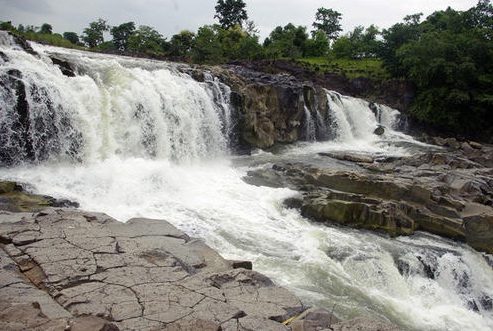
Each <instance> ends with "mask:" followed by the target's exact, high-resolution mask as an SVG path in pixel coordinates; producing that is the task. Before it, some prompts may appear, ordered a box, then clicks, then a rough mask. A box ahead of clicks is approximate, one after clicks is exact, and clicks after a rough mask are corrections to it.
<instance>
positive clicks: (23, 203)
mask: <svg viewBox="0 0 493 331" xmlns="http://www.w3.org/2000/svg"><path fill="white" fill-rule="evenodd" d="M50 206H52V207H78V206H79V204H78V203H77V202H75V201H70V200H67V199H56V198H54V197H50V196H46V195H38V194H31V193H29V192H27V191H25V190H24V189H23V187H22V186H21V185H19V184H18V183H15V182H9V181H6V182H0V210H5V211H10V212H26V211H39V210H41V209H43V208H46V207H50Z"/></svg>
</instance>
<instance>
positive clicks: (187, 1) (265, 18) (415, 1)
mask: <svg viewBox="0 0 493 331" xmlns="http://www.w3.org/2000/svg"><path fill="white" fill-rule="evenodd" d="M244 2H245V3H246V5H247V7H246V10H247V13H248V16H249V19H250V20H252V21H254V22H255V24H256V26H257V27H258V28H259V29H260V35H261V38H262V40H263V38H265V37H267V36H268V35H269V33H270V32H271V31H272V30H273V29H274V28H275V27H276V26H285V25H286V24H288V23H293V24H295V25H302V26H306V27H307V28H308V29H307V30H308V31H311V30H312V26H311V25H312V23H313V21H314V18H315V13H316V12H317V8H320V7H324V8H332V9H334V10H336V11H338V12H340V13H341V14H342V21H341V23H342V26H343V28H344V32H348V31H351V30H352V29H353V28H354V27H355V26H357V25H363V26H364V27H368V26H369V25H371V24H375V25H376V26H377V27H379V28H380V29H383V28H388V27H390V26H392V25H393V24H395V23H398V22H401V21H402V19H403V18H404V16H406V15H410V14H416V13H420V12H422V13H424V14H425V17H426V16H427V15H429V14H431V13H432V12H434V11H436V10H444V9H446V8H447V7H449V6H450V7H452V8H453V9H456V10H467V9H469V8H471V7H474V6H475V5H476V4H477V2H478V1H477V0H390V1H389V0H325V1H321V0H244ZM216 4H217V0H0V21H12V24H13V25H14V26H18V25H19V24H23V25H34V26H41V25H42V24H43V23H49V24H51V25H52V27H53V32H58V33H63V32H66V31H73V32H76V33H77V34H79V35H80V34H81V33H82V31H83V29H84V28H86V27H88V25H89V23H90V22H93V21H96V20H97V19H98V18H102V19H104V20H106V21H107V22H108V24H110V25H112V26H115V25H119V24H122V23H126V22H130V21H132V22H135V24H136V26H139V25H148V26H151V27H153V28H155V29H156V30H157V31H159V32H160V33H161V34H162V35H163V36H164V37H167V38H168V39H169V38H170V37H171V36H172V35H174V34H177V33H179V32H180V31H182V30H186V29H187V30H191V31H193V32H196V31H197V29H198V28H199V27H200V26H203V25H206V24H214V23H217V21H216V20H214V14H215V9H214V7H215V6H216Z"/></svg>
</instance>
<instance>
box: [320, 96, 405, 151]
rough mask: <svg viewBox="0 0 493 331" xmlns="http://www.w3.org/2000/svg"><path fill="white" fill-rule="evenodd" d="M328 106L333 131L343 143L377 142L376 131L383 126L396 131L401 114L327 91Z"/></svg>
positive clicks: (384, 107) (385, 107)
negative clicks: (398, 117) (374, 109)
mask: <svg viewBox="0 0 493 331" xmlns="http://www.w3.org/2000/svg"><path fill="white" fill-rule="evenodd" d="M326 92H327V100H328V106H329V109H330V111H331V115H332V117H333V123H332V129H333V130H334V132H335V135H336V140H338V141H341V142H357V141H375V140H376V139H377V136H376V135H375V134H374V131H375V129H377V128H378V127H379V126H383V127H385V128H386V129H388V130H390V131H394V128H395V125H396V123H397V116H398V115H399V112H398V111H397V110H395V109H392V108H390V107H387V106H383V105H374V108H376V109H377V113H375V112H374V111H373V110H372V104H370V103H369V102H367V101H365V100H362V99H357V98H352V97H348V96H343V95H341V94H339V93H337V92H334V91H326Z"/></svg>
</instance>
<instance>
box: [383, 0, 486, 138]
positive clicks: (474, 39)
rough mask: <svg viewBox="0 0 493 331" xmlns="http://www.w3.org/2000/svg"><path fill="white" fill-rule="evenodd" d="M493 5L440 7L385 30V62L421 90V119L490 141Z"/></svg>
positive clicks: (416, 107) (416, 113) (415, 108)
mask: <svg viewBox="0 0 493 331" xmlns="http://www.w3.org/2000/svg"><path fill="white" fill-rule="evenodd" d="M492 32H493V6H492V5H491V4H490V2H489V1H485V0H482V1H480V2H479V3H478V5H477V6H476V7H473V8H471V9H470V10H468V11H464V12H459V11H455V10H453V9H451V8H447V9H446V10H444V11H437V12H435V13H433V14H432V15H430V16H429V17H427V18H426V20H424V21H423V22H421V23H420V22H419V17H418V16H415V17H414V19H408V20H407V21H406V22H405V23H399V24H396V25H394V26H393V27H392V28H390V29H389V30H388V31H385V32H384V45H385V48H383V50H384V52H383V53H382V54H381V56H382V58H383V60H384V64H385V65H386V66H387V67H388V69H389V71H390V72H391V73H392V74H393V75H394V76H402V77H405V78H407V79H410V80H411V81H412V82H414V84H415V85H416V87H417V89H418V94H417V98H416V100H415V102H414V104H413V105H412V107H411V110H410V111H411V114H412V115H413V117H415V118H416V119H418V120H420V121H422V122H424V123H427V124H431V125H433V126H435V127H436V128H438V129H441V130H445V131H448V132H450V133H452V134H458V135H464V136H469V137H475V138H478V139H482V140H490V139H491V135H492V133H493V132H492V129H493V40H492V37H493V34H492Z"/></svg>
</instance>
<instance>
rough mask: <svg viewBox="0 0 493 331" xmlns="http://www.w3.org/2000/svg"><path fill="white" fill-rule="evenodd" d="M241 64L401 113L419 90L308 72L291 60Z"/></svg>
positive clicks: (394, 83) (405, 83) (404, 83)
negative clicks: (381, 105) (378, 104)
mask: <svg viewBox="0 0 493 331" xmlns="http://www.w3.org/2000/svg"><path fill="white" fill-rule="evenodd" d="M239 65H241V66H242V67H244V68H248V69H249V70H253V71H258V72H262V73H266V74H274V75H275V74H279V73H284V74H289V75H291V76H293V77H296V79H298V80H300V81H309V82H312V83H313V84H314V85H317V86H320V87H324V88H326V89H329V90H335V91H338V92H339V93H341V94H344V95H350V96H353V97H356V98H370V96H371V100H372V101H373V102H377V103H381V104H385V105H388V106H390V107H392V108H395V109H399V110H401V111H402V110H405V109H407V108H408V107H409V106H410V105H411V103H412V101H413V99H414V97H415V94H416V88H415V87H414V86H413V84H411V83H410V82H408V81H402V80H387V81H381V80H372V79H370V78H366V77H357V78H347V77H345V76H342V75H335V74H329V73H326V74H321V73H318V72H314V71H311V70H307V69H305V68H303V67H302V66H301V65H300V64H297V63H296V62H294V61H290V60H275V61H250V62H241V63H239Z"/></svg>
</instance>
